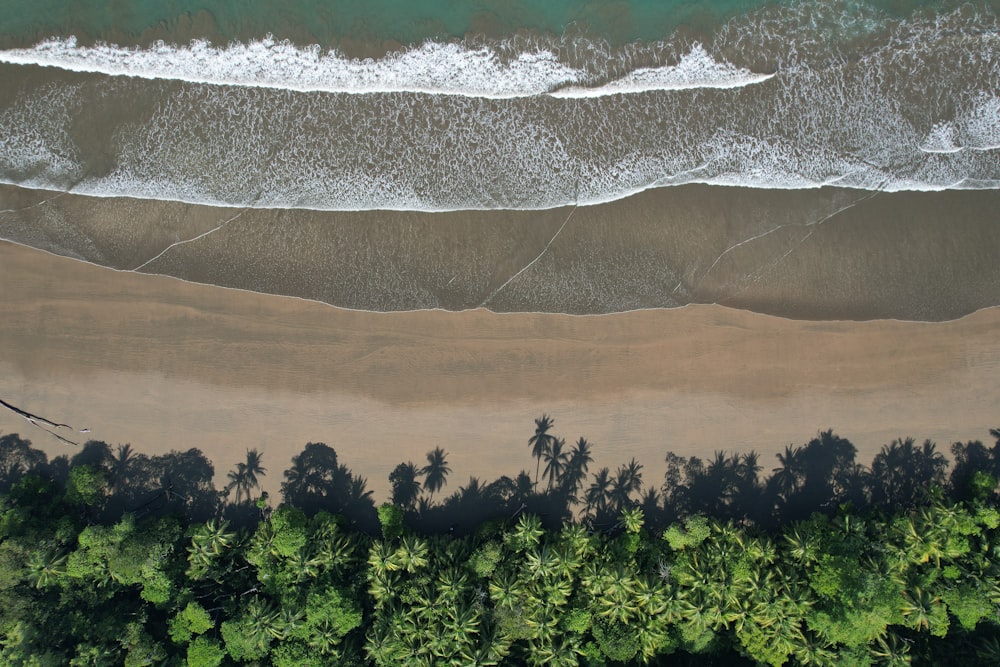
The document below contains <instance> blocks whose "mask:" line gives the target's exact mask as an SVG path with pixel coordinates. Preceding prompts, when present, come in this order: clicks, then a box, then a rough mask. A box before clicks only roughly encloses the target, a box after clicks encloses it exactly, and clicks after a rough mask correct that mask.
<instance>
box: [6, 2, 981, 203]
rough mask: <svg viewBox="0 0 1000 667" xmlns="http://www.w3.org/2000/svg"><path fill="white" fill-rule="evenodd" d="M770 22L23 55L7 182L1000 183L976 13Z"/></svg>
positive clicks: (219, 189)
mask: <svg viewBox="0 0 1000 667" xmlns="http://www.w3.org/2000/svg"><path fill="white" fill-rule="evenodd" d="M842 10H843V7H837V8H833V9H831V8H829V7H826V6H825V5H824V4H822V3H820V4H814V5H808V4H803V5H796V6H793V7H771V8H767V9H765V10H761V11H760V12H756V13H754V14H752V15H750V16H746V17H741V18H739V19H738V20H733V21H731V22H729V23H727V24H726V25H724V26H722V27H721V28H720V29H719V30H717V31H716V32H715V34H714V35H713V37H712V39H711V41H705V42H702V41H697V40H693V39H688V38H683V37H680V36H674V37H671V38H668V39H665V40H663V41H658V42H648V43H646V42H642V43H634V44H629V45H625V46H619V47H611V46H609V45H607V44H606V43H601V42H600V41H599V40H590V39H586V38H581V37H574V38H570V37H566V36H555V37H553V36H547V37H546V36H542V37H536V38H528V39H508V40H499V41H492V42H491V41H489V40H468V39H467V40H465V41H461V40H451V41H426V42H423V43H421V44H417V45H413V46H409V47H402V48H400V49H398V50H395V51H392V52H390V53H387V54H385V55H384V56H383V57H381V58H368V59H359V58H350V57H347V56H345V55H343V54H342V53H341V52H339V51H337V50H336V49H327V50H323V49H321V48H320V47H318V46H300V45H295V44H292V43H291V42H288V41H282V40H276V39H273V38H264V39H260V40H249V41H245V42H232V43H229V44H227V45H223V46H213V45H212V44H210V43H208V42H207V41H204V40H195V41H192V42H190V43H189V44H186V45H176V44H168V43H164V42H159V43H155V44H152V45H149V46H145V47H134V46H117V45H113V44H107V43H97V44H92V45H81V44H79V43H77V41H76V40H74V39H73V38H69V37H65V38H53V39H48V40H44V41H42V42H40V43H38V44H36V45H35V46H34V47H30V48H20V49H8V50H5V51H0V63H3V64H0V75H2V76H0V90H2V95H3V98H4V99H7V100H8V102H7V103H6V104H5V105H4V106H0V182H4V183H9V184H17V185H22V186H27V187H35V188H44V189H55V190H62V191H67V192H75V193H79V194H86V195H91V196H101V197H109V196H130V197H137V198H149V199H162V200H173V201H183V202H189V203H200V204H211V205H217V206H231V207H257V208H291V209H295V208H301V209H316V210H371V209H393V210H418V211H448V210H464V209H520V210H528V209H546V208H554V207H559V206H565V205H589V204H598V203H603V202H608V201H612V200H615V199H620V198H623V197H627V196H630V195H632V194H634V193H636V192H640V191H642V190H645V189H649V188H655V187H668V186H675V185H683V184H690V183H703V184H712V185H727V186H742V187H751V188H781V189H800V188H819V187H823V186H828V185H836V186H838V187H846V188H855V189H861V190H869V191H887V192H894V191H938V190H948V189H996V188H1000V93H998V91H1000V38H998V34H997V21H996V17H995V16H994V15H992V14H990V13H982V12H976V11H972V10H968V9H961V10H956V11H954V12H951V13H948V14H943V15H933V16H927V15H915V16H913V17H910V18H908V19H905V20H904V19H890V18H888V17H886V16H884V15H882V14H880V13H879V12H877V11H874V10H870V9H869V10H865V11H857V12H854V13H850V14H845V13H844V12H843V11H842Z"/></svg>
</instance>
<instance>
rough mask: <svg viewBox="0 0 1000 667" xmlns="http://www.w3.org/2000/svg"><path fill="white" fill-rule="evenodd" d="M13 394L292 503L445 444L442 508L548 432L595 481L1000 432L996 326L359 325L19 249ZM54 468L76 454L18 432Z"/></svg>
mask: <svg viewBox="0 0 1000 667" xmlns="http://www.w3.org/2000/svg"><path fill="white" fill-rule="evenodd" d="M0 285H3V289H2V290H0V301H2V309H3V313H4V318H3V323H2V324H0V349H2V350H3V351H2V356H0V397H3V398H4V400H6V401H8V402H10V403H12V404H14V405H18V406H19V407H22V408H24V409H26V410H29V411H31V412H33V413H35V414H40V415H43V416H46V417H48V418H51V419H55V420H56V421H62V422H66V423H69V424H72V425H73V426H74V427H76V428H83V427H88V428H90V429H91V433H90V434H89V437H93V438H95V439H101V440H105V441H107V442H109V443H111V444H112V445H114V444H117V443H125V442H130V443H131V444H132V445H133V446H134V447H135V448H137V449H138V450H140V451H144V452H150V453H152V452H160V451H167V450H170V449H187V448H190V447H198V448H200V449H202V450H203V451H204V452H205V453H206V455H207V456H208V457H209V458H210V459H212V460H213V461H214V462H215V465H216V473H217V475H218V476H220V478H221V477H222V476H224V474H225V472H226V471H227V470H228V469H229V467H231V466H232V465H234V464H235V463H236V462H237V461H238V460H240V458H241V456H242V452H243V451H244V449H246V448H248V447H257V448H260V449H262V450H263V451H264V453H265V465H266V466H267V467H268V469H269V474H268V476H267V477H266V478H265V486H266V487H267V488H269V489H270V490H271V491H272V492H273V491H276V490H277V488H278V485H279V483H280V473H281V471H283V470H284V469H285V467H287V465H288V462H289V461H290V458H291V457H292V456H293V455H294V454H296V453H297V452H298V451H299V450H301V448H302V447H303V446H304V445H305V443H306V442H309V441H323V442H326V443H328V444H330V445H331V446H333V447H334V448H335V449H336V450H337V452H338V454H339V455H340V459H341V461H342V462H343V463H345V464H346V465H348V466H350V467H351V468H352V469H353V470H354V471H355V472H356V473H358V474H361V475H363V476H365V477H367V478H368V481H369V487H370V488H372V489H373V490H374V491H375V497H376V499H378V500H381V499H383V498H385V496H386V494H387V492H388V482H387V479H386V478H387V475H388V473H389V471H390V470H391V469H392V467H393V466H394V465H395V464H396V463H398V462H400V461H405V460H413V461H415V462H420V461H422V460H423V454H424V452H426V451H427V450H429V449H431V448H433V447H435V446H442V447H444V448H445V449H446V450H447V451H448V452H449V461H450V464H451V467H452V469H453V473H452V476H451V478H450V480H449V484H448V487H446V490H455V489H457V488H458V487H459V486H460V485H462V484H464V483H465V482H466V481H467V480H468V478H469V476H470V475H475V476H479V477H480V478H484V479H492V478H495V477H496V476H497V475H499V474H503V473H507V474H513V473H516V472H517V471H518V470H520V469H522V468H524V469H527V468H529V467H531V465H532V464H533V460H532V459H531V458H530V455H529V450H528V446H527V440H528V437H529V436H530V435H531V433H532V432H533V423H532V419H533V418H534V417H537V416H539V415H541V414H542V413H548V414H550V415H552V416H554V418H555V423H556V427H555V429H554V431H555V433H556V434H557V435H559V436H562V437H565V438H567V440H575V439H576V438H577V437H579V436H586V437H587V438H588V439H589V440H591V441H592V442H594V443H595V448H596V462H595V464H596V465H598V466H603V465H608V466H612V467H614V466H616V465H618V464H619V463H622V462H626V461H628V460H629V459H630V458H631V457H633V456H634V457H636V458H637V459H638V460H639V461H640V462H641V463H643V464H644V465H645V466H646V468H645V475H646V476H645V479H646V481H647V482H648V483H653V484H656V485H659V484H660V483H661V481H662V473H663V468H664V466H663V455H664V453H665V452H666V451H668V450H672V451H674V452H676V453H678V454H682V455H698V456H702V457H708V456H711V455H712V453H713V451H714V450H720V449H722V450H728V451H733V450H738V451H747V450H750V449H754V450H756V451H758V452H759V453H760V454H761V462H762V465H763V467H764V470H765V471H769V470H770V469H771V468H772V467H774V465H776V461H775V459H774V454H775V453H777V452H778V451H781V450H782V449H783V448H784V447H785V446H786V445H788V444H792V443H804V442H805V441H807V440H808V439H809V438H811V437H812V436H813V435H814V434H815V433H816V432H817V431H818V430H820V429H827V428H833V429H834V430H835V431H836V432H837V433H838V434H840V435H842V436H844V437H847V438H849V439H850V440H851V441H852V442H854V443H855V445H856V446H857V447H858V450H859V452H858V460H859V461H860V462H862V463H868V462H870V460H871V457H872V456H873V455H874V454H875V453H876V452H877V451H878V449H879V448H880V447H881V446H882V445H883V444H886V443H888V442H889V441H890V440H891V439H893V438H896V437H904V436H913V437H916V438H918V439H923V438H931V439H933V440H935V441H937V442H938V446H939V448H940V449H941V450H942V451H945V452H946V451H947V448H948V446H949V445H950V443H951V442H952V441H954V440H967V439H983V438H986V437H988V436H987V429H989V428H991V427H996V426H997V425H998V417H997V412H996V406H997V405H1000V387H998V385H997V383H996V381H995V378H996V371H997V368H998V366H1000V336H997V332H998V331H1000V309H986V310H982V311H979V312H977V313H975V314H972V315H970V316H967V317H964V318H961V319H959V320H955V321H949V322H939V323H919V322H899V321H870V322H847V321H826V322H809V321H796V320H788V319H783V318H777V317H772V316H767V315H761V314H755V313H750V312H745V311H740V310H735V309H731V308H725V307H721V306H711V305H706V306H687V307H684V308H676V309H669V310H651V311H640V312H632V313H626V314H619V315H614V316H569V315H553V314H495V313H491V312H487V311H484V310H475V311H467V312H458V313H453V312H444V311H422V312H403V313H369V312H357V311H346V310H341V309H337V308H333V307H330V306H328V305H325V304H321V303H315V302H309V301H304V300H301V299H295V298H286V297H276V296H270V295H263V294H254V293H249V292H244V291H238V290H232V289H223V288H219V287H212V286H204V285H197V284H190V283H186V282H183V281H180V280H176V279H172V278H168V277H162V276H149V275H140V274H135V273H125V272H116V271H112V270H109V269H106V268H101V267H97V266H93V265H88V264H86V263H83V262H79V261H74V260H69V259H66V258H62V257H58V256H54V255H51V254H48V253H44V252H40V251H37V250H34V249H30V248H26V247H22V246H19V245H16V244H11V243H6V242H5V243H2V244H0ZM0 430H2V431H3V432H20V433H21V434H22V435H24V436H25V437H28V438H31V439H32V440H33V442H34V443H35V444H36V445H38V446H41V447H43V448H45V449H46V450H47V451H48V452H49V453H50V454H51V455H55V454H60V453H72V451H73V449H72V448H71V447H69V446H67V445H65V444H63V443H60V442H59V441H57V440H55V439H54V438H52V437H51V436H49V435H47V434H46V433H44V432H42V431H40V430H38V429H36V428H34V427H32V426H31V425H30V424H28V423H27V422H26V421H24V420H23V419H20V418H19V417H17V416H16V415H14V414H10V413H7V414H3V415H0Z"/></svg>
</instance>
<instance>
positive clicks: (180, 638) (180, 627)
mask: <svg viewBox="0 0 1000 667" xmlns="http://www.w3.org/2000/svg"><path fill="white" fill-rule="evenodd" d="M213 627H215V622H214V621H212V617H211V616H209V615H208V612H207V611H205V608H204V607H202V606H201V605H200V604H198V603H197V602H193V601H192V602H188V604H187V606H186V607H184V609H182V610H180V611H179V612H177V615H176V616H174V617H173V618H172V619H170V623H169V629H170V638H171V639H173V640H174V641H175V642H176V643H178V644H186V643H188V642H189V641H191V637H192V635H200V634H202V633H203V632H206V631H208V630H210V629H211V628H213Z"/></svg>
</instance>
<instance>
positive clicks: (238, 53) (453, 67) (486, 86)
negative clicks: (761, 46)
mask: <svg viewBox="0 0 1000 667" xmlns="http://www.w3.org/2000/svg"><path fill="white" fill-rule="evenodd" d="M0 62H3V63H10V64H16V65H38V66H42V67H57V68H60V69H64V70H68V71H72V72H88V73H96V74H106V75H109V76H131V77H138V78H143V79H170V80H177V81H186V82H189V83H205V84H218V85H233V86H251V87H261V88H279V89H282V90H294V91H300V92H328V93H353V94H370V93H398V92H402V93H429V94H440V95H465V96H468V97H483V98H489V99H504V98H512V97H527V96H531V95H540V94H545V93H549V94H552V95H555V96H562V97H600V96H602V95H614V94H623V93H639V92H649V91H656V90H680V89H685V88H735V87H739V86H743V85H749V84H752V83H758V82H760V81H766V80H767V79H769V78H770V77H771V76H772V75H771V74H758V73H754V72H751V71H749V70H747V69H745V68H738V67H734V66H733V65H731V64H729V63H725V62H718V61H716V60H714V59H712V58H711V57H710V56H709V55H708V54H707V53H706V51H705V49H704V47H703V46H702V45H701V44H697V43H696V44H694V45H692V47H691V51H690V52H689V53H688V54H686V55H684V56H683V57H681V59H680V61H679V62H678V63H677V64H675V65H665V66H662V67H646V68H642V69H640V70H637V71H635V72H632V73H630V74H629V75H628V76H626V77H623V78H622V79H619V80H615V81H611V82H609V83H606V84H604V85H597V86H594V87H587V85H586V84H587V83H588V82H590V81H594V80H598V79H599V78H600V77H601V76H602V75H604V74H606V72H595V71H587V69H584V68H581V67H573V66H571V65H568V64H566V63H563V62H560V60H559V58H558V56H557V54H555V53H553V52H552V51H549V50H546V49H542V48H539V49H537V50H535V51H530V52H522V53H519V54H517V55H516V56H515V57H513V58H512V59H509V60H508V61H507V62H504V59H503V57H502V54H500V53H498V52H497V50H496V49H492V48H489V47H485V46H484V47H479V48H469V47H467V46H464V45H461V44H457V43H437V42H425V43H424V44H422V45H420V46H418V47H415V48H412V49H406V50H402V51H398V52H395V53H391V54H389V55H387V56H385V57H384V58H380V59H378V60H376V59H373V58H366V59H357V58H353V59H352V58H348V57H346V56H344V55H342V54H340V53H338V52H337V51H334V50H330V51H327V52H325V53H324V52H322V51H321V49H320V47H319V46H318V45H312V46H308V47H298V46H296V45H294V44H292V43H291V42H289V41H287V40H284V41H277V40H275V39H274V38H273V37H271V36H268V37H266V38H264V39H262V40H255V41H251V42H248V43H246V44H244V43H231V44H229V45H227V46H224V47H215V46H212V45H211V44H210V43H209V42H207V41H205V40H194V41H192V42H191V43H190V44H189V45H187V46H177V45H171V44H166V43H164V42H162V41H161V42H158V43H156V44H155V45H153V46H152V47H150V48H138V47H135V48H128V47H122V46H118V45H115V44H98V45H95V46H78V45H77V40H76V38H75V37H68V38H53V39H49V40H45V41H43V42H41V43H39V44H37V45H36V46H35V47H34V48H31V49H10V50H6V51H0Z"/></svg>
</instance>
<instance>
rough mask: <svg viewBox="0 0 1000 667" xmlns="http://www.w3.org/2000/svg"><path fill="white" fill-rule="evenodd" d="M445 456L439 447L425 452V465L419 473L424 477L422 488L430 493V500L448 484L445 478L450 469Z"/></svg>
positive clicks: (445, 453)
mask: <svg viewBox="0 0 1000 667" xmlns="http://www.w3.org/2000/svg"><path fill="white" fill-rule="evenodd" d="M447 456H448V454H447V452H445V451H444V450H443V449H441V448H440V447H435V448H434V451H431V452H427V465H426V466H424V467H423V469H421V471H420V472H421V473H423V475H424V488H425V489H426V490H427V491H428V493H430V497H431V498H433V497H434V493H435V492H437V491H439V490H441V488H442V487H443V486H444V485H445V484H447V483H448V480H447V477H448V473H450V472H451V468H449V467H448V460H447Z"/></svg>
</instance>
